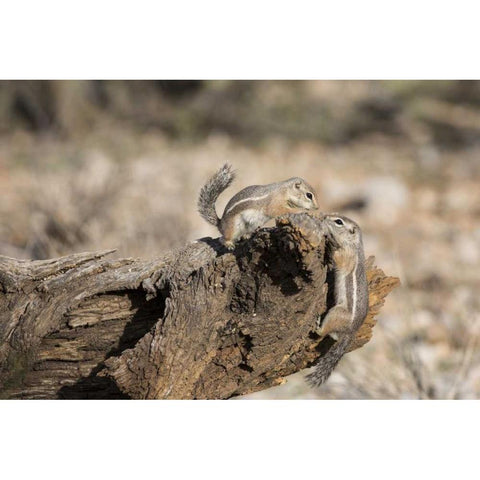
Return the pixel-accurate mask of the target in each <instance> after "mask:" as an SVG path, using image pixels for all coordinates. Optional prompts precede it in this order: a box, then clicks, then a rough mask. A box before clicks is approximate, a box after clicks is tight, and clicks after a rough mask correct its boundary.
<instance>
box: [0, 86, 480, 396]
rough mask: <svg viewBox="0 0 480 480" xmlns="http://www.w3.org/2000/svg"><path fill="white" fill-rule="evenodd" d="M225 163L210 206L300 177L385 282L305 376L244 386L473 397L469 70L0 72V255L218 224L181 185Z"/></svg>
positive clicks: (154, 236) (165, 242)
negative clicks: (22, 76) (348, 331)
mask: <svg viewBox="0 0 480 480" xmlns="http://www.w3.org/2000/svg"><path fill="white" fill-rule="evenodd" d="M225 161H228V162H230V163H231V164H233V166H234V167H235V168H236V170H237V174H238V178H237V180H236V183H235V184H234V186H233V187H231V188H230V190H228V191H227V192H226V193H225V194H224V195H222V196H221V197H220V200H219V202H218V205H217V207H218V211H219V213H221V212H222V211H223V206H224V205H225V204H226V202H227V201H228V199H229V198H230V197H231V196H232V195H233V194H234V193H235V192H236V191H238V190H240V189H241V188H243V187H245V186H247V185H250V184H262V183H271V182H275V181H280V180H284V179H286V178H289V177H292V176H300V177H303V178H305V179H306V180H307V181H308V182H309V183H310V184H312V186H314V188H316V190H317V194H318V197H319V203H320V206H321V209H322V210H324V211H339V212H342V213H344V214H346V215H348V216H350V217H352V218H353V219H355V220H356V221H357V222H359V224H360V225H361V226H362V228H363V231H364V245H365V252H366V255H367V256H368V255H374V256H375V257H376V264H377V265H378V266H379V267H380V268H382V269H383V270H384V271H385V273H386V274H387V275H392V276H398V277H400V280H401V282H402V286H401V287H400V288H397V289H396V290H395V291H394V292H393V293H392V294H391V295H389V296H388V297H387V301H386V304H385V306H384V308H383V310H382V311H381V315H380V316H379V318H378V324H377V326H376V327H375V329H374V336H373V338H372V340H371V341H370V342H369V343H368V344H367V345H366V346H365V347H363V348H361V349H360V350H357V351H355V352H353V353H351V354H349V355H347V356H346V357H344V359H343V360H342V362H341V364H340V365H339V367H338V368H337V369H336V370H335V372H334V374H333V375H332V377H331V379H330V380H329V382H328V383H327V384H326V385H325V386H323V387H322V388H321V389H319V390H317V391H314V390H312V389H310V388H309V387H308V386H307V384H306V382H305V380H304V376H305V374H306V373H307V372H300V373H298V374H296V375H293V376H291V377H289V379H288V382H287V383H286V384H285V385H281V386H279V387H275V388H272V389H269V390H265V391H263V392H259V393H256V394H253V395H249V396H248V397H244V398H478V397H479V396H480V339H479V336H480V82H478V81H198V80H191V81H0V191H1V197H0V198H1V202H0V255H6V256H11V257H16V258H24V259H45V258H50V257H56V256H60V255H65V254H69V253H73V252H80V251H95V250H101V249H108V248H117V249H118V252H117V254H116V255H117V256H119V257H141V258H151V257H157V256H160V255H162V254H163V253H164V252H166V251H167V250H169V249H171V248H174V247H178V246H181V245H182V244H184V243H185V242H188V241H191V240H194V239H196V238H199V237H202V236H207V235H209V236H218V234H217V232H216V231H215V229H214V228H213V227H212V226H210V225H208V224H207V223H206V222H204V221H203V220H202V219H201V218H200V216H199V215H198V214H197V212H196V197H197V194H198V192H199V189H200V187H201V186H202V185H203V183H204V182H205V180H206V179H207V178H208V177H209V176H210V175H211V174H213V172H214V171H215V170H216V169H217V168H218V167H219V166H221V165H222V164H223V163H224V162H225Z"/></svg>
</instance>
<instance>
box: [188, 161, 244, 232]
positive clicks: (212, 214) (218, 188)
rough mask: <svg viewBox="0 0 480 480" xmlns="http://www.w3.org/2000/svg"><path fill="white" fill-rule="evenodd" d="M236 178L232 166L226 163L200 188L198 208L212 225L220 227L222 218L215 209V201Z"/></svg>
mask: <svg viewBox="0 0 480 480" xmlns="http://www.w3.org/2000/svg"><path fill="white" fill-rule="evenodd" d="M234 179H235V173H234V172H232V167H231V165H229V164H228V163H226V164H225V165H224V166H223V167H222V168H220V170H218V172H216V173H215V175H213V177H212V178H210V180H208V182H207V183H206V184H205V185H204V186H203V187H202V189H201V190H200V195H199V196H198V203H197V208H198V211H199V212H200V215H201V216H202V217H203V218H204V219H205V220H206V221H207V222H208V223H211V224H212V225H215V226H216V227H218V224H219V222H220V219H219V218H218V215H217V212H216V210H215V203H216V201H217V198H218V196H219V195H220V194H221V193H222V192H223V191H224V190H225V189H227V188H228V187H229V186H230V184H231V183H232V182H233V180H234Z"/></svg>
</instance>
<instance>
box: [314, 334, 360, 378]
mask: <svg viewBox="0 0 480 480" xmlns="http://www.w3.org/2000/svg"><path fill="white" fill-rule="evenodd" d="M351 341H352V337H351V335H344V336H343V337H341V338H340V339H339V340H338V341H337V342H335V343H334V344H333V345H332V346H331V347H330V350H328V352H327V353H326V355H325V356H323V357H321V358H320V360H319V361H318V363H317V364H316V365H315V367H314V371H313V372H312V373H311V374H310V375H307V381H308V383H309V384H310V385H311V386H312V387H319V386H320V385H322V383H324V382H325V381H326V380H327V379H328V377H329V376H330V374H331V373H332V372H333V369H334V368H335V367H336V366H337V364H338V362H339V361H340V359H341V358H342V357H343V355H344V354H345V353H346V351H347V349H348V347H349V345H350V343H351Z"/></svg>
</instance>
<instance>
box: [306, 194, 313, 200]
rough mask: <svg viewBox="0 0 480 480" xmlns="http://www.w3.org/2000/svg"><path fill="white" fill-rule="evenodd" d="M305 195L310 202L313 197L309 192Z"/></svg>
mask: <svg viewBox="0 0 480 480" xmlns="http://www.w3.org/2000/svg"><path fill="white" fill-rule="evenodd" d="M305 195H306V196H307V198H308V199H309V200H312V198H313V195H312V194H311V193H310V192H307V193H306V194H305Z"/></svg>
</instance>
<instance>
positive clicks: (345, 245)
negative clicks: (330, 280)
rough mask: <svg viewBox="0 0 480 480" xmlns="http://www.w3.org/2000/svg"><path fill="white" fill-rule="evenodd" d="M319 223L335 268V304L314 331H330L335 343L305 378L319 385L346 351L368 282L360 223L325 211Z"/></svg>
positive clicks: (322, 333) (363, 305) (360, 314)
mask: <svg viewBox="0 0 480 480" xmlns="http://www.w3.org/2000/svg"><path fill="white" fill-rule="evenodd" d="M322 226H323V227H324V228H325V233H326V237H327V242H328V247H327V248H328V249H329V250H330V256H331V260H332V264H333V265H332V267H333V271H334V286H333V289H334V295H333V297H334V301H335V303H334V305H333V306H332V307H331V308H330V309H329V310H328V312H327V314H326V316H325V318H324V319H323V320H321V322H319V324H318V329H317V333H318V334H319V335H320V336H321V337H322V338H323V337H325V336H327V335H330V336H331V337H332V338H333V339H334V340H335V344H334V345H333V346H332V347H331V348H330V350H329V351H328V353H327V354H326V355H324V356H322V357H320V359H319V360H318V362H317V364H316V366H315V370H314V371H313V373H311V374H310V375H308V377H307V379H308V381H309V383H310V384H311V385H313V386H316V387H318V386H320V385H322V384H323V383H324V382H325V381H326V380H327V379H328V377H329V376H330V375H331V373H332V371H333V369H334V368H335V367H336V366H337V364H338V362H339V361H340V359H341V358H342V357H343V355H344V354H345V353H346V352H347V350H348V347H349V346H350V344H351V343H352V341H353V339H354V337H355V334H356V332H357V330H358V329H359V328H360V327H361V325H362V323H363V322H364V320H365V317H366V315H367V312H368V284H367V276H366V272H365V254H364V252H363V241H362V232H361V230H360V227H359V226H358V225H357V224H356V223H355V222H354V221H353V220H350V219H349V218H347V217H344V216H339V215H325V216H324V218H323V219H322Z"/></svg>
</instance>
